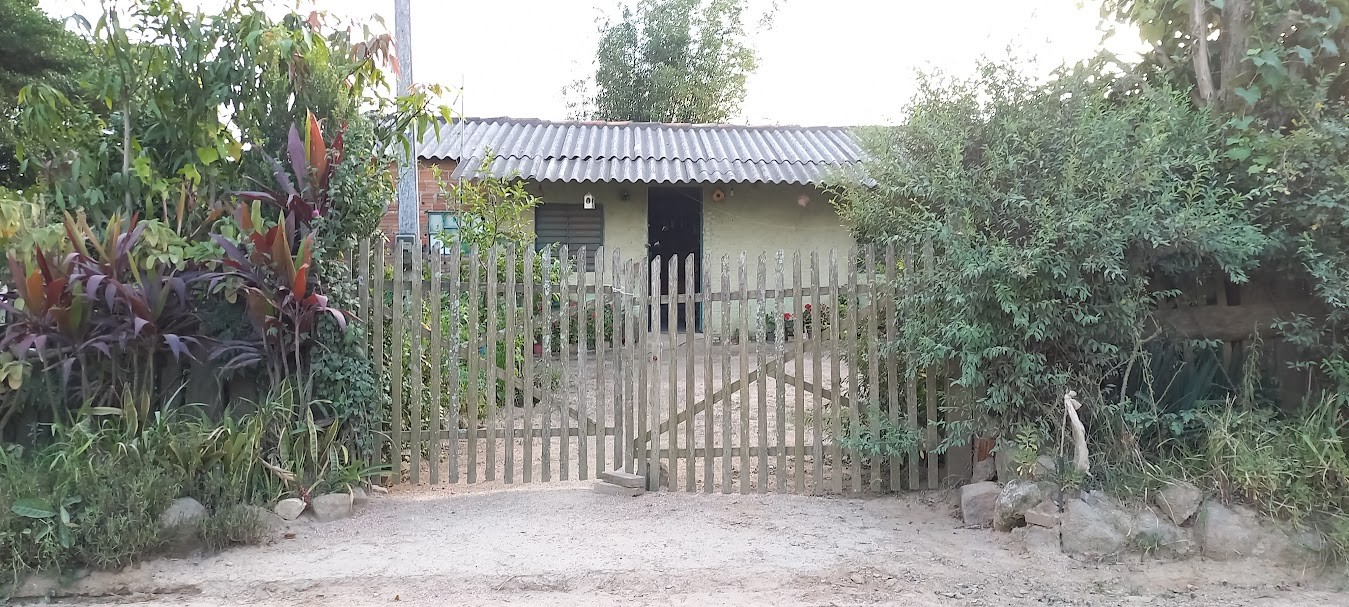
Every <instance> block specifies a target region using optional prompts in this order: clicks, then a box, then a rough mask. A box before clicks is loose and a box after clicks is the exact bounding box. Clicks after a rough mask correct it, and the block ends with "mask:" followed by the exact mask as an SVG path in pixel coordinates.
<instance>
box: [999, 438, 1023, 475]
mask: <svg viewBox="0 0 1349 607" xmlns="http://www.w3.org/2000/svg"><path fill="white" fill-rule="evenodd" d="M993 467H994V468H996V469H997V471H998V482H1000V483H1005V482H1008V481H1010V480H1013V479H1018V478H1021V474H1020V473H1019V472H1017V469H1016V468H1017V465H1016V445H1014V444H1012V443H1009V442H999V443H998V450H997V451H995V452H994V453H993Z"/></svg>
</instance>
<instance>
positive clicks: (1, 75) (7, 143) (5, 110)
mask: <svg viewBox="0 0 1349 607" xmlns="http://www.w3.org/2000/svg"><path fill="white" fill-rule="evenodd" d="M84 48H85V43H84V41H83V40H81V39H80V38H79V37H78V36H76V35H75V34H73V33H71V32H70V31H69V30H67V29H66V28H65V27H63V26H62V25H61V23H60V22H59V21H56V20H54V19H51V18H50V17H48V16H47V15H46V14H44V13H43V12H42V10H41V9H39V8H38V7H37V0H0V187H7V188H13V189H19V188H22V187H25V186H27V185H30V184H32V183H33V177H32V175H31V174H25V172H23V171H21V170H20V164H19V160H18V158H17V157H16V155H15V148H16V147H17V145H16V141H15V138H16V137H17V136H18V134H17V133H16V132H15V130H14V124H15V122H17V120H18V108H17V107H16V105H15V102H16V100H17V99H18V96H19V90H20V89H22V88H23V87H24V86H27V85H28V84H30V83H32V82H43V83H45V84H47V85H49V86H52V87H55V88H57V89H58V90H64V91H67V92H68V91H70V90H71V89H72V88H73V84H74V75H75V72H76V71H77V69H78V68H79V66H80V65H81V58H82V55H83V54H84V53H83V49H84Z"/></svg>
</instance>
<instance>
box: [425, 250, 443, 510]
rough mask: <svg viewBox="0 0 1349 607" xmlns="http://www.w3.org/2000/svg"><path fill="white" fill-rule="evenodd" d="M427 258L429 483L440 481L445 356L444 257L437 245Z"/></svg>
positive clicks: (429, 251) (428, 253)
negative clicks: (442, 345) (443, 327)
mask: <svg viewBox="0 0 1349 607" xmlns="http://www.w3.org/2000/svg"><path fill="white" fill-rule="evenodd" d="M426 257H427V259H428V260H429V261H430V263H429V264H428V265H430V268H431V269H430V273H431V289H430V293H428V294H427V298H426V300H427V305H428V306H429V307H430V309H431V325H430V329H431V330H430V331H429V333H430V334H431V335H430V338H429V339H430V342H429V344H430V345H429V346H428V347H427V352H426V358H427V359H428V360H429V361H430V363H431V392H430V393H429V394H428V395H427V396H428V398H429V400H430V402H428V403H427V407H428V408H429V409H430V413H431V416H430V417H431V423H430V425H429V426H428V427H427V433H428V434H429V435H430V445H429V446H428V447H427V450H426V452H427V458H426V461H427V464H428V465H429V471H430V477H431V478H430V483H431V484H432V485H436V484H439V483H440V446H441V444H442V442H443V439H442V437H441V430H442V429H443V427H444V424H443V422H442V420H441V415H440V411H441V396H442V393H443V386H442V382H441V372H440V363H441V361H442V360H444V359H445V351H444V348H443V347H441V343H440V341H441V336H442V335H444V331H443V330H442V327H441V324H440V323H441V318H440V317H441V314H440V311H441V307H442V306H443V303H444V302H443V300H442V298H441V295H440V282H441V278H442V276H441V271H442V270H443V269H444V262H445V257H444V255H442V254H441V250H440V248H439V247H434V246H433V247H431V249H430V250H428V251H427V256H426Z"/></svg>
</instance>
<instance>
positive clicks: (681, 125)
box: [441, 116, 858, 131]
mask: <svg viewBox="0 0 1349 607" xmlns="http://www.w3.org/2000/svg"><path fill="white" fill-rule="evenodd" d="M451 122H452V123H460V122H464V123H473V122H479V123H487V124H521V125H523V124H531V125H548V126H582V127H587V126H590V127H606V126H612V127H656V128H669V129H689V130H694V129H698V130H702V129H706V130H715V129H727V130H731V129H739V130H793V131H798V130H799V131H823V130H829V131H846V130H849V129H854V128H858V126H857V125H853V126H838V125H823V124H819V125H809V124H731V123H726V122H644V121H637V120H549V119H547V118H514V117H511V116H462V117H458V118H454V119H453V120H452V121H451ZM441 123H442V124H443V123H444V121H443V120H442V121H441Z"/></svg>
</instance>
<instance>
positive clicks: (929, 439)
mask: <svg viewBox="0 0 1349 607" xmlns="http://www.w3.org/2000/svg"><path fill="white" fill-rule="evenodd" d="M923 256H924V257H925V258H926V260H925V261H926V263H924V264H923V266H924V270H925V272H926V273H927V274H928V276H927V279H928V280H931V274H932V270H933V268H934V267H935V265H936V264H935V262H934V254H933V251H932V243H928V244H927V245H926V246H925V247H924V250H923ZM939 372H940V371H939V370H938V367H937V366H936V365H933V366H931V367H928V369H927V384H926V386H925V387H926V389H927V426H926V427H927V432H926V433H925V440H924V441H923V442H924V448H925V449H926V450H927V488H928V489H936V488H937V487H938V482H939V479H938V471H937V456H936V455H935V454H934V453H933V451H932V450H933V449H935V448H936V447H937V443H938V441H939V439H938V437H937V426H936V423H935V422H936V421H937V374H938V373H939Z"/></svg>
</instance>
